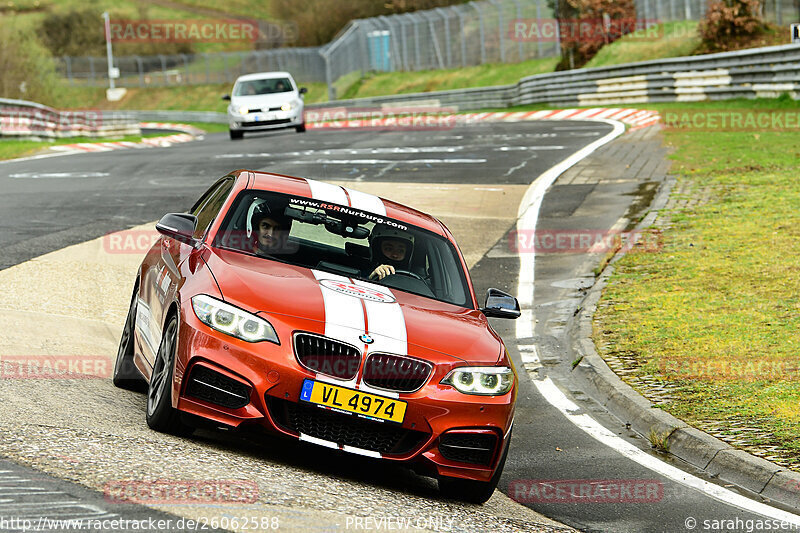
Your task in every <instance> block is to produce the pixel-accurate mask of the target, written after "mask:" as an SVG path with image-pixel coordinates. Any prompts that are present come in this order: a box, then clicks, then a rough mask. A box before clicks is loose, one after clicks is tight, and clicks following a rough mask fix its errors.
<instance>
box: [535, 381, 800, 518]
mask: <svg viewBox="0 0 800 533" xmlns="http://www.w3.org/2000/svg"><path fill="white" fill-rule="evenodd" d="M533 383H534V385H536V388H537V389H538V390H539V392H540V393H541V395H542V396H544V398H545V399H546V400H547V401H548V402H550V404H551V405H553V406H554V407H555V408H556V409H558V410H559V411H561V414H563V415H564V416H565V417H567V419H568V420H569V421H570V422H572V423H573V424H575V425H576V426H578V427H579V428H580V429H582V430H583V431H585V432H586V433H588V434H589V435H590V436H592V437H594V438H595V439H597V440H598V441H600V442H601V443H603V444H605V445H606V446H608V447H610V448H613V449H614V450H616V451H617V452H619V453H620V454H622V455H623V456H625V457H627V458H628V459H631V460H632V461H635V462H637V463H639V464H640V465H642V466H644V467H645V468H649V469H650V470H652V471H654V472H656V473H658V474H661V475H662V476H664V477H667V478H669V479H671V480H673V481H676V482H678V483H680V484H682V485H685V486H687V487H691V488H693V489H695V490H698V491H700V492H703V493H705V494H706V495H708V496H711V497H712V498H714V499H715V500H718V501H721V502H722V503H726V504H729V505H733V506H735V507H739V508H740V509H743V510H745V511H750V512H753V513H756V514H760V515H762V516H766V517H768V518H772V519H775V520H781V521H784V522H789V523H791V524H797V525H800V516H797V515H794V514H792V513H788V512H786V511H781V510H780V509H776V508H774V507H770V506H769V505H766V504H764V503H761V502H757V501H754V500H751V499H750V498H747V497H745V496H742V495H741V494H737V493H735V492H732V491H730V490H728V489H726V488H723V487H720V486H719V485H715V484H713V483H709V482H708V481H705V480H702V479H700V478H698V477H696V476H693V475H691V474H687V473H686V472H684V471H683V470H681V469H679V468H676V467H674V466H672V465H670V464H667V463H665V462H663V461H661V460H660V459H657V458H656V457H654V456H652V455H649V454H647V453H645V452H643V451H642V450H640V449H639V448H637V447H636V446H634V445H633V444H631V443H629V442H627V441H625V440H624V439H622V438H620V437H618V436H617V435H615V434H614V433H613V432H612V431H610V430H608V429H606V428H605V427H603V426H602V425H601V424H600V423H599V422H597V421H596V420H595V419H593V418H592V417H590V416H589V415H587V414H585V413H584V414H577V413H578V412H580V411H581V408H580V407H579V406H577V405H576V404H575V403H573V402H572V401H570V399H569V398H567V397H566V396H565V395H564V393H563V392H561V390H559V388H558V387H556V385H555V383H553V381H552V380H551V379H550V378H544V379H543V380H541V381H539V380H534V381H533Z"/></svg>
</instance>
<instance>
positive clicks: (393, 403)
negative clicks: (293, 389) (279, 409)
mask: <svg viewBox="0 0 800 533" xmlns="http://www.w3.org/2000/svg"><path fill="white" fill-rule="evenodd" d="M300 399H301V400H303V401H306V402H311V403H315V404H317V405H324V406H325V407H331V408H333V409H338V410H340V411H347V412H348V413H356V414H359V415H364V416H368V417H371V418H379V419H381V420H388V421H390V422H397V423H402V422H403V418H405V415H406V402H403V401H400V400H393V399H391V398H384V397H383V396H377V395H375V394H369V393H366V392H362V391H357V390H353V389H347V388H344V387H339V386H338V385H331V384H330V383H323V382H322V381H314V380H312V379H305V380H303V388H302V390H301V392H300Z"/></svg>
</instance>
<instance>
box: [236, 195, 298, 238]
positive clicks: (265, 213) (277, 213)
mask: <svg viewBox="0 0 800 533" xmlns="http://www.w3.org/2000/svg"><path fill="white" fill-rule="evenodd" d="M257 201H258V200H257ZM288 205H289V204H288V202H284V201H280V200H278V201H271V200H262V201H260V202H259V203H255V202H254V203H253V205H252V206H250V220H249V221H248V227H247V234H248V235H250V234H254V233H255V231H256V230H257V229H258V225H259V224H260V223H261V219H263V218H271V219H272V220H274V221H275V222H277V223H278V224H280V225H281V228H282V229H284V230H286V231H289V230H290V229H292V218H291V217H288V216H286V214H285V213H284V211H285V210H286V207H288Z"/></svg>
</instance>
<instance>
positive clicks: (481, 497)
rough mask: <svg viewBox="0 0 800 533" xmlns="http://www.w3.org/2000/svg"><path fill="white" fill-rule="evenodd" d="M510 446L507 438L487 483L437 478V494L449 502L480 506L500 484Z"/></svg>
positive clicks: (444, 477)
mask: <svg viewBox="0 0 800 533" xmlns="http://www.w3.org/2000/svg"><path fill="white" fill-rule="evenodd" d="M510 445H511V438H510V437H509V439H508V443H507V444H506V448H505V450H503V456H502V457H501V458H500V462H499V463H497V470H495V471H494V475H493V476H492V479H490V480H489V481H473V480H470V479H460V478H454V477H446V476H442V477H440V478H439V493H440V494H441V495H442V496H443V497H445V498H447V499H449V500H459V501H462V502H468V503H477V504H482V503H486V501H487V500H488V499H489V498H491V497H492V494H494V489H496V488H497V484H498V483H499V482H500V476H501V475H502V474H503V468H504V467H505V466H506V458H507V457H508V448H509V447H510Z"/></svg>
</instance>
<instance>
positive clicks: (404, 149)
mask: <svg viewBox="0 0 800 533" xmlns="http://www.w3.org/2000/svg"><path fill="white" fill-rule="evenodd" d="M464 149H465V147H464V146H388V147H385V148H328V149H325V150H299V151H295V152H257V153H253V152H248V153H243V154H219V155H216V156H214V158H215V159H239V158H242V157H304V156H312V155H316V156H320V155H376V154H426V153H453V152H461V151H463V150H464Z"/></svg>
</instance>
